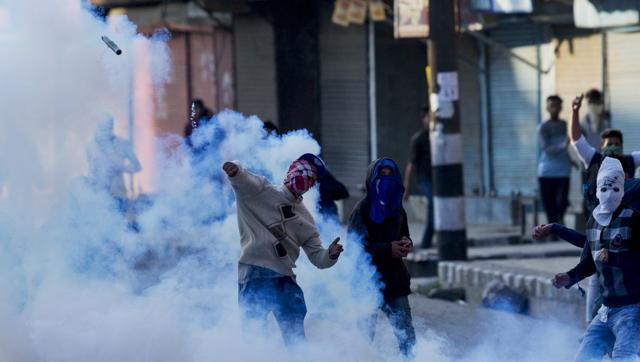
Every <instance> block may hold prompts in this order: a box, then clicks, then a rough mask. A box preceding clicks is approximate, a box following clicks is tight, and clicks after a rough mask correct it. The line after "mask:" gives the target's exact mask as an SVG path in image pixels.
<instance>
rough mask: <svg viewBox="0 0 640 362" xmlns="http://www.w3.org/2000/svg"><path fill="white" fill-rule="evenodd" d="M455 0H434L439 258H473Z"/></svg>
mask: <svg viewBox="0 0 640 362" xmlns="http://www.w3.org/2000/svg"><path fill="white" fill-rule="evenodd" d="M455 3H456V2H455V1H452V0H430V1H429V28H430V29H429V33H430V34H429V41H428V46H427V49H428V50H427V52H428V60H429V75H428V78H429V94H430V96H429V103H430V105H431V111H432V124H431V132H430V133H431V159H432V167H433V169H432V176H433V195H434V198H433V199H434V211H435V215H434V216H435V223H434V224H435V237H436V241H437V243H438V256H439V260H464V259H466V258H467V231H466V225H465V213H464V179H463V172H462V135H461V133H460V106H459V99H458V95H459V92H458V53H457V51H456V34H455V9H454V4H455Z"/></svg>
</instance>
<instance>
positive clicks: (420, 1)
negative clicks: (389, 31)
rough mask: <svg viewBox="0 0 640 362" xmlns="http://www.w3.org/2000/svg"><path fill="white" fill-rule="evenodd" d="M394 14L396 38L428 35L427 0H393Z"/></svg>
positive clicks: (424, 36)
mask: <svg viewBox="0 0 640 362" xmlns="http://www.w3.org/2000/svg"><path fill="white" fill-rule="evenodd" d="M394 14H395V15H394V19H393V23H394V36H395V37H396V38H426V37H428V36H429V0H395V3H394Z"/></svg>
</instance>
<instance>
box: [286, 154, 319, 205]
mask: <svg viewBox="0 0 640 362" xmlns="http://www.w3.org/2000/svg"><path fill="white" fill-rule="evenodd" d="M317 174H318V172H317V170H316V168H315V167H314V166H313V165H311V164H310V163H309V162H307V161H305V160H295V161H293V163H292V164H291V166H289V171H287V176H286V177H285V179H284V184H285V185H287V187H288V188H289V190H291V192H292V193H293V194H294V195H295V196H296V197H297V198H301V197H302V194H304V193H305V192H307V191H308V190H309V189H310V188H312V187H313V185H315V184H316V180H317V178H318V176H317Z"/></svg>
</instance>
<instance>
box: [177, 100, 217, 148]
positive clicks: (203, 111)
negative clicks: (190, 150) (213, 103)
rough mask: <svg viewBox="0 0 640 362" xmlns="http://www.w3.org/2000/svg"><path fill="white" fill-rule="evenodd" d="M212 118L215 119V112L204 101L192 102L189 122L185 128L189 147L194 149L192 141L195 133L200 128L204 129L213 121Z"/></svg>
mask: <svg viewBox="0 0 640 362" xmlns="http://www.w3.org/2000/svg"><path fill="white" fill-rule="evenodd" d="M211 117H213V112H212V111H211V110H210V109H209V108H208V107H207V106H206V105H205V104H204V101H202V99H199V98H196V99H194V100H193V101H192V102H191V106H190V109H189V121H188V122H187V124H186V125H185V127H184V137H185V138H186V141H187V145H189V147H193V144H192V141H191V135H192V134H193V132H194V131H195V130H196V129H198V128H201V127H204V126H205V125H206V124H207V123H208V122H209V120H211Z"/></svg>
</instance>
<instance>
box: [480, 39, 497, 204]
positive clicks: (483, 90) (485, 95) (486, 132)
mask: <svg viewBox="0 0 640 362" xmlns="http://www.w3.org/2000/svg"><path fill="white" fill-rule="evenodd" d="M478 47H479V48H480V73H479V76H480V117H481V121H482V184H483V194H484V196H488V195H490V194H491V190H492V189H493V183H492V181H491V179H492V175H491V169H492V167H491V164H492V162H491V144H490V142H491V140H490V128H489V86H488V85H489V84H488V83H489V82H488V79H487V46H486V45H485V44H484V43H483V42H481V41H478Z"/></svg>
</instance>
